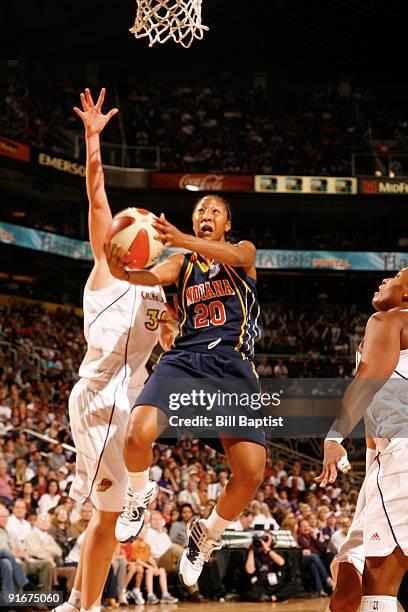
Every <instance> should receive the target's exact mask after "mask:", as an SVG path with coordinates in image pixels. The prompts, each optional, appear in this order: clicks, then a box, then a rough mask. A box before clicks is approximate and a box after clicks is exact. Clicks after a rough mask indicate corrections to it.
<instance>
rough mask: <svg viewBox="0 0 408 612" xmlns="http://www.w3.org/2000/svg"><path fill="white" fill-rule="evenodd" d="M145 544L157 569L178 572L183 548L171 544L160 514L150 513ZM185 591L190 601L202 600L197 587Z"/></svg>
mask: <svg viewBox="0 0 408 612" xmlns="http://www.w3.org/2000/svg"><path fill="white" fill-rule="evenodd" d="M145 542H146V544H148V545H149V546H150V548H151V551H152V557H153V559H154V560H155V562H156V565H157V567H159V568H160V567H163V568H164V569H165V570H166V572H167V573H170V572H174V573H177V572H178V561H179V558H180V556H181V555H182V554H183V551H184V548H183V547H182V546H180V545H179V544H173V542H172V541H171V539H170V536H169V535H168V534H167V533H166V532H165V531H164V519H163V516H162V514H161V513H160V512H157V511H154V512H152V514H151V516H150V527H149V528H148V529H147V532H146V539H145ZM187 591H188V592H189V599H190V601H201V600H202V596H201V595H200V593H199V592H198V586H197V585H194V586H191V587H187Z"/></svg>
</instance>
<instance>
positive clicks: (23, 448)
mask: <svg viewBox="0 0 408 612" xmlns="http://www.w3.org/2000/svg"><path fill="white" fill-rule="evenodd" d="M14 454H15V456H16V457H25V456H26V455H27V454H28V445H27V436H26V435H25V433H19V434H18V436H17V439H16V443H15V445H14Z"/></svg>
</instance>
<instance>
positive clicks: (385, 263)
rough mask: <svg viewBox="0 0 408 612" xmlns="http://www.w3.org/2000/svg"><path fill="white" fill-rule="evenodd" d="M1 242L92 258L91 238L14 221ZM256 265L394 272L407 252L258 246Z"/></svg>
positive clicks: (2, 229) (1, 229) (3, 226)
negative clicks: (60, 233)
mask: <svg viewBox="0 0 408 612" xmlns="http://www.w3.org/2000/svg"><path fill="white" fill-rule="evenodd" d="M0 242H3V243H5V244H12V245H15V246H20V247H25V248H27V249H34V250H36V251H43V252H45V253H53V254H55V255H63V256H64V257H71V258H73V259H81V260H84V261H92V251H91V247H90V244H89V242H88V241H85V240H76V239H75V238H68V237H65V236H60V235H58V234H52V233H51V232H44V231H41V230H36V229H32V228H28V227H23V226H21V225H15V224H13V223H3V222H0ZM175 251H178V252H183V250H182V249H167V251H165V252H164V254H163V255H162V257H161V259H164V258H165V257H166V256H167V255H170V254H171V253H173V252H175ZM256 267H257V268H259V269H261V270H299V269H300V270H344V271H347V270H365V271H373V272H376V271H378V272H380V271H393V270H399V269H400V268H406V267H408V253H391V252H389V253H387V252H360V251H294V250H293V251H292V250H284V249H258V251H257V256H256Z"/></svg>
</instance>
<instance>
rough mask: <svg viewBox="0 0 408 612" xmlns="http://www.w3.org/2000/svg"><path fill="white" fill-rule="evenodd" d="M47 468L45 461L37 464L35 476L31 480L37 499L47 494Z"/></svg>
mask: <svg viewBox="0 0 408 612" xmlns="http://www.w3.org/2000/svg"><path fill="white" fill-rule="evenodd" d="M48 472H49V468H48V465H47V464H46V463H45V461H42V462H41V463H39V464H38V471H37V476H35V477H34V478H33V479H32V481H31V482H32V483H33V485H34V487H35V490H36V493H37V499H39V498H40V497H42V495H44V494H45V493H46V492H47V485H48Z"/></svg>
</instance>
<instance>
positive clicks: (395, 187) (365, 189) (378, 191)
mask: <svg viewBox="0 0 408 612" xmlns="http://www.w3.org/2000/svg"><path fill="white" fill-rule="evenodd" d="M358 190H359V193H363V194H365V195H405V194H407V193H408V179H403V178H393V179H392V178H387V177H370V178H361V179H359V182H358Z"/></svg>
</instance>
